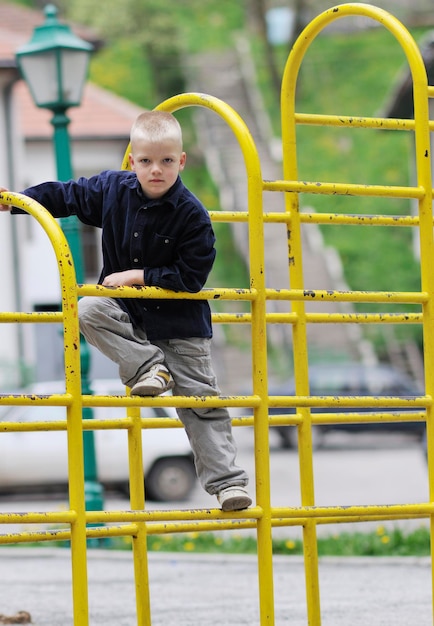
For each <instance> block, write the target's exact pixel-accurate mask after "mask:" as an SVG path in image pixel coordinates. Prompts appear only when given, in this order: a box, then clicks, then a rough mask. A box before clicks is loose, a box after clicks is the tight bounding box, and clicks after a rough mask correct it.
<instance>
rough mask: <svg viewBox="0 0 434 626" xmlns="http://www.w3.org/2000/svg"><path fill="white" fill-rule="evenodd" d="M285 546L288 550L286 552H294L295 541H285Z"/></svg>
mask: <svg viewBox="0 0 434 626" xmlns="http://www.w3.org/2000/svg"><path fill="white" fill-rule="evenodd" d="M285 546H286V547H287V548H288V550H294V548H295V541H292V539H288V541H285Z"/></svg>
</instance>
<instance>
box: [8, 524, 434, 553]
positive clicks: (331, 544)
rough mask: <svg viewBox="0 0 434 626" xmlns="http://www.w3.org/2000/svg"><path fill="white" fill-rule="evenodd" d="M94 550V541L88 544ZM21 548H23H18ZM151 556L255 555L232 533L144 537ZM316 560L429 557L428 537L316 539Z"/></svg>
mask: <svg viewBox="0 0 434 626" xmlns="http://www.w3.org/2000/svg"><path fill="white" fill-rule="evenodd" d="M92 541H93V543H92V546H90V547H98V543H97V542H98V540H92ZM19 545H24V544H19ZM25 545H26V547H29V546H31V547H44V546H46V545H47V544H46V542H38V543H30V544H25ZM50 545H51V546H55V547H59V548H64V547H68V546H69V542H50ZM99 547H102V548H105V549H113V550H131V548H132V539H131V537H119V538H114V539H110V540H107V539H103V540H101V543H100V544H99ZM148 550H149V551H151V552H176V553H196V554H216V553H217V554H256V553H257V542H256V538H255V537H254V536H251V535H242V534H239V533H236V532H233V533H232V532H228V533H224V534H223V533H205V532H189V533H179V534H163V535H149V536H148ZM273 554H280V555H286V556H301V555H302V554H303V543H302V541H301V540H300V539H298V538H290V537H288V538H286V539H274V540H273ZM318 556H320V557H321V556H335V557H363V556H382V557H393V556H412V557H422V556H430V535H429V530H428V527H427V526H422V525H421V526H420V527H419V528H417V529H416V530H413V531H411V532H408V533H405V532H404V531H403V530H402V529H400V528H398V527H395V528H391V529H390V528H386V527H384V526H382V525H379V526H378V527H377V529H376V530H375V531H373V532H369V533H365V532H354V533H347V532H343V533H339V534H335V535H329V536H320V537H318Z"/></svg>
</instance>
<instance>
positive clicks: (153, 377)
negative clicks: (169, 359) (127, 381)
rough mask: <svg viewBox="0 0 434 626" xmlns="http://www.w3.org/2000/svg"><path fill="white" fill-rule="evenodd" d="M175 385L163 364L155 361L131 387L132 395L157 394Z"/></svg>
mask: <svg viewBox="0 0 434 626" xmlns="http://www.w3.org/2000/svg"><path fill="white" fill-rule="evenodd" d="M174 385H175V383H174V381H173V378H172V376H171V374H170V372H169V370H168V369H167V367H166V366H165V365H162V364H161V363H157V364H156V365H153V366H152V367H151V369H150V370H149V371H148V372H146V373H145V374H142V376H141V377H140V378H139V380H138V381H137V382H136V384H135V385H133V387H132V388H131V395H132V396H159V395H160V394H161V393H164V392H165V391H169V389H172V387H173V386H174Z"/></svg>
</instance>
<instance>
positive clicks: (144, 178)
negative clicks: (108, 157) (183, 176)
mask: <svg viewBox="0 0 434 626" xmlns="http://www.w3.org/2000/svg"><path fill="white" fill-rule="evenodd" d="M129 159H130V165H131V169H132V170H133V172H136V175H137V178H138V180H139V182H140V184H141V186H142V189H143V191H144V193H145V194H146V195H147V196H148V198H152V199H156V198H161V197H162V196H164V194H165V193H166V191H168V190H169V189H170V187H171V186H172V185H173V184H174V183H175V181H176V179H177V177H178V174H179V172H182V170H183V169H184V166H185V160H186V154H185V152H182V150H181V148H180V146H179V144H178V142H177V141H174V140H172V139H165V140H163V141H159V142H158V143H152V142H147V141H144V140H139V141H135V142H134V143H133V144H132V151H131V153H130V155H129Z"/></svg>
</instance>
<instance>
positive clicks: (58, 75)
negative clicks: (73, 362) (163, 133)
mask: <svg viewBox="0 0 434 626" xmlns="http://www.w3.org/2000/svg"><path fill="white" fill-rule="evenodd" d="M44 13H45V17H46V20H45V23H44V24H42V26H37V27H36V28H35V29H34V31H33V35H32V38H31V40H30V41H29V42H28V43H27V44H25V45H23V46H22V47H21V48H19V50H18V51H17V53H16V59H17V64H18V67H19V69H20V72H21V74H22V77H23V79H24V80H25V82H26V83H27V85H28V86H29V89H30V92H31V94H32V97H33V100H34V101H35V104H36V106H38V107H40V108H43V109H49V110H50V111H52V113H53V117H52V119H51V123H52V125H53V127H54V147H55V155H56V165H57V176H58V179H59V180H61V181H66V180H70V179H71V178H73V173H72V165H71V149H70V141H69V133H68V125H69V121H70V120H69V118H68V117H67V115H66V111H67V109H68V108H69V107H72V106H79V105H80V101H81V97H82V93H83V87H84V84H85V81H86V78H87V71H88V65H89V57H90V54H91V52H92V49H93V47H92V45H91V44H89V43H88V42H86V41H83V40H82V39H80V38H79V37H77V36H76V35H74V33H73V32H72V31H71V29H70V28H69V26H67V25H66V24H61V23H60V22H59V21H58V19H57V9H56V7H55V6H53V5H47V6H46V7H45V9H44ZM61 224H62V228H63V230H64V232H65V236H66V239H67V241H68V244H69V246H70V248H71V253H72V256H73V259H74V265H75V269H76V276H77V282H78V283H84V282H85V281H84V269H83V254H82V247H81V237H80V223H79V221H78V219H77V218H76V217H75V216H72V217H68V218H63V219H61ZM80 345H81V375H82V391H83V393H90V392H91V391H90V385H89V378H88V376H89V363H90V358H89V348H88V346H87V344H86V342H85V340H84V338H83V337H81V338H80ZM83 418H84V419H89V418H92V409H90V408H89V407H84V409H83ZM83 437H84V455H85V458H84V461H85V463H84V471H85V490H86V508H87V509H89V510H92V511H95V510H102V509H103V508H104V507H103V491H102V487H101V485H100V484H99V483H98V478H97V466H96V454H95V441H94V432H93V430H88V431H84V433H83Z"/></svg>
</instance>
